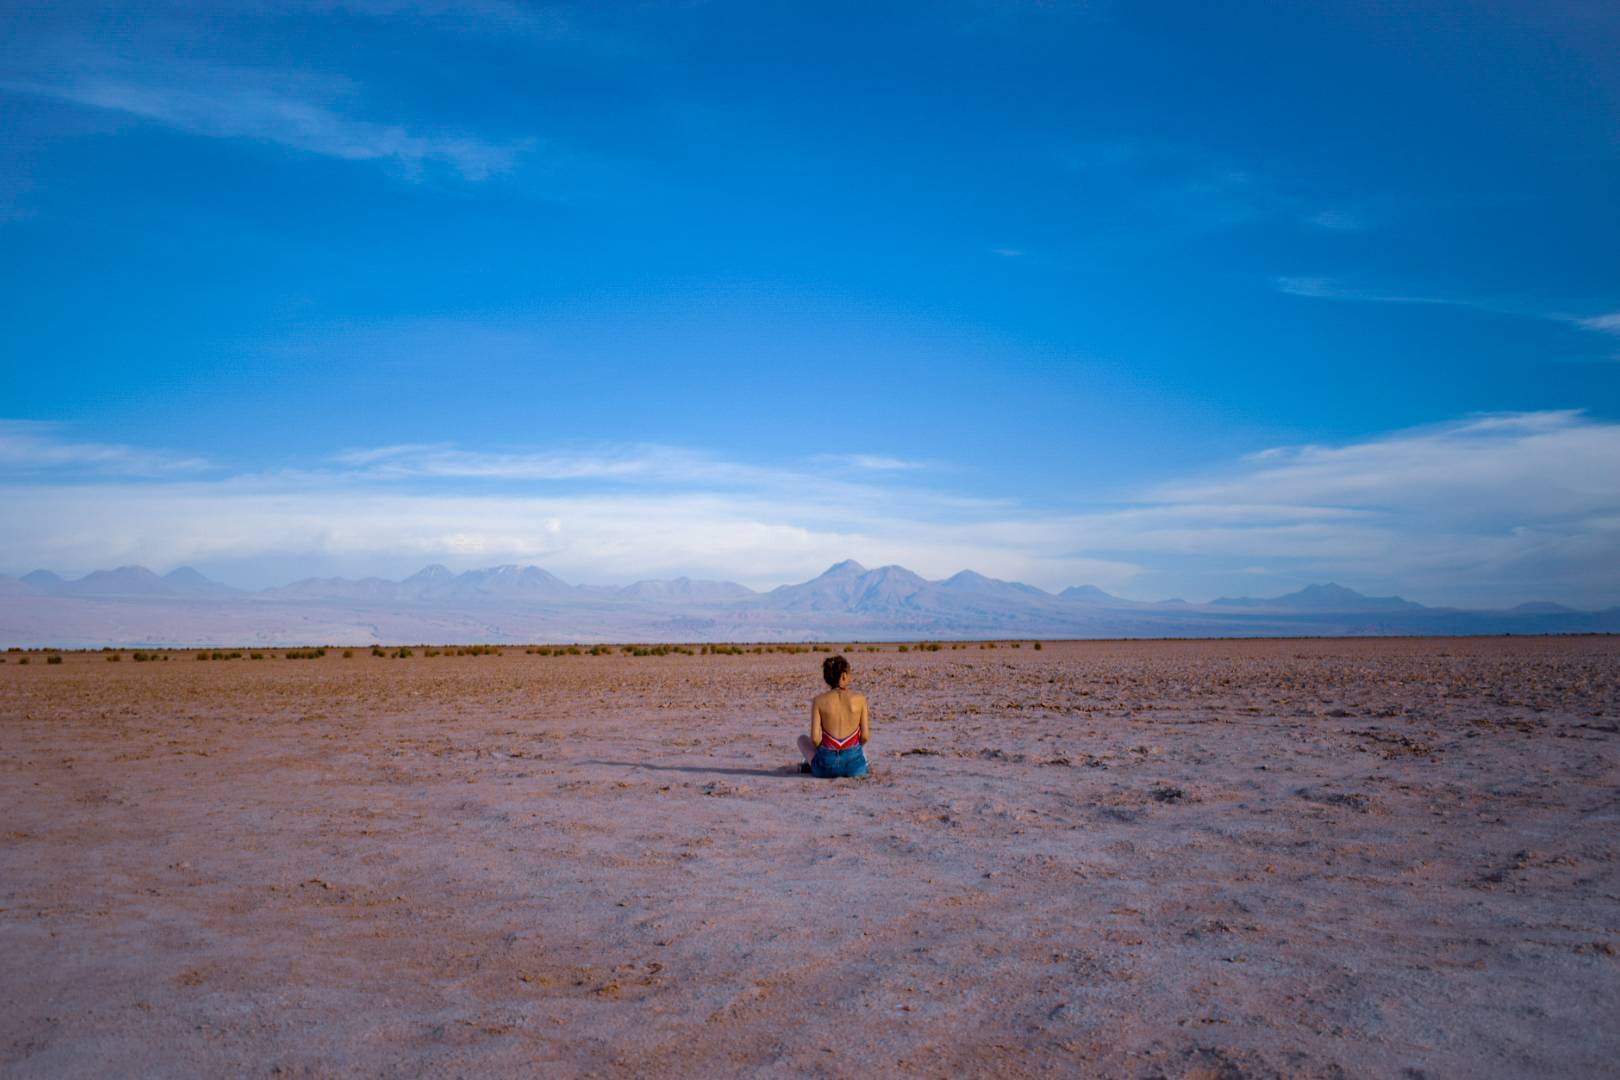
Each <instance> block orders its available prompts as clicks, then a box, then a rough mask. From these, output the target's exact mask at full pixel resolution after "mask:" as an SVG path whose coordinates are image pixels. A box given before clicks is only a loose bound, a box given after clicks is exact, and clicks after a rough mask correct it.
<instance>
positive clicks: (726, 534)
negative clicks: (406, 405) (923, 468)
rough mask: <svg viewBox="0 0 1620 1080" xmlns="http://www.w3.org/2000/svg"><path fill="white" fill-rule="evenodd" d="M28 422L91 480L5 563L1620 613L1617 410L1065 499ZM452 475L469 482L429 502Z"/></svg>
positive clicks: (24, 491) (643, 455)
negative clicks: (128, 468)
mask: <svg viewBox="0 0 1620 1080" xmlns="http://www.w3.org/2000/svg"><path fill="white" fill-rule="evenodd" d="M7 430H9V428H8V427H0V433H3V432H5V431H7ZM29 437H30V439H31V440H32V441H31V442H28V443H26V444H22V445H25V446H26V447H28V448H31V452H32V453H34V454H35V455H36V456H37V457H38V458H39V459H40V460H50V461H53V462H55V464H56V465H57V466H60V467H61V468H71V467H81V468H82V469H84V470H85V471H86V472H87V473H88V475H89V477H90V478H91V479H92V480H93V479H94V477H95V476H97V475H100V476H101V479H100V480H99V481H96V482H87V481H86V479H85V478H84V477H80V478H78V479H77V480H75V481H74V482H55V481H53V480H52V479H51V478H50V477H45V478H42V479H37V480H35V481H32V482H30V481H26V480H20V479H19V480H17V481H14V482H12V483H10V484H8V485H6V487H5V488H4V496H5V498H6V499H7V501H8V504H9V505H10V506H12V507H13V508H14V512H13V513H12V514H10V515H8V517H7V520H6V522H5V523H4V524H3V525H0V541H3V542H4V545H5V550H6V552H7V554H8V561H9V563H10V566H9V568H8V569H9V571H10V572H13V573H21V572H26V571H27V570H30V569H33V568H35V567H36V566H47V567H49V568H51V569H56V570H59V571H64V572H82V571H84V570H89V569H94V568H101V567H108V566H113V565H117V564H121V563H129V562H137V563H142V564H146V565H150V566H152V567H153V568H154V569H164V568H168V567H172V566H175V565H179V564H182V563H197V564H199V565H202V566H205V567H211V568H215V572H216V573H217V572H219V570H218V568H227V569H229V570H231V571H233V572H234V574H235V579H236V580H237V581H238V582H239V583H248V584H270V583H272V581H271V580H266V579H265V574H266V572H267V571H266V570H265V569H264V568H266V567H271V566H274V567H278V568H279V567H287V566H293V565H297V566H301V567H304V568H305V569H304V571H303V572H302V573H298V574H296V575H295V576H307V574H310V573H317V572H343V573H351V574H357V573H385V574H402V573H405V572H408V571H410V570H413V569H415V568H417V567H419V566H420V565H422V564H424V563H427V562H441V561H442V562H446V563H450V564H453V565H455V566H457V567H459V568H467V567H471V566H482V565H490V564H492V563H499V562H535V563H540V564H543V565H544V566H546V568H547V569H550V570H552V571H553V572H556V573H559V574H561V575H562V576H563V577H565V578H568V579H569V580H574V581H583V582H590V583H612V582H628V581H631V580H635V579H638V578H645V577H662V576H674V575H677V574H689V575H692V576H700V577H716V578H727V579H730V580H737V581H741V582H743V583H744V584H748V585H751V586H754V587H756V588H761V587H769V586H773V585H777V584H782V583H784V582H788V581H798V580H803V579H805V578H808V577H810V576H813V575H814V574H816V573H819V572H820V571H821V570H823V569H825V568H826V566H828V565H830V564H831V563H833V562H836V561H838V560H840V559H843V558H846V557H853V558H856V559H858V560H860V561H861V562H863V563H866V564H868V565H881V564H885V563H900V564H902V565H905V566H908V567H910V568H911V569H914V570H916V571H918V572H919V573H922V574H924V575H925V576H928V577H935V578H938V577H945V576H948V575H949V574H951V573H954V572H956V571H957V570H961V569H964V568H971V569H974V570H978V571H980V572H982V573H986V574H989V575H991V576H995V577H1002V578H1009V579H1015V580H1023V581H1028V582H1031V583H1033V584H1036V585H1040V586H1042V587H1045V588H1048V589H1052V590H1057V589H1061V588H1063V587H1065V586H1067V585H1074V584H1096V585H1100V586H1102V587H1104V588H1106V589H1109V590H1110V591H1122V590H1123V591H1124V592H1125V593H1126V594H1127V595H1136V596H1139V597H1141V598H1144V599H1157V598H1162V597H1164V596H1167V595H1171V594H1181V595H1185V596H1188V598H1190V599H1200V598H1203V599H1207V598H1209V597H1212V596H1214V595H1218V594H1221V593H1228V592H1230V591H1232V589H1233V588H1235V587H1237V585H1238V583H1240V582H1248V583H1249V585H1250V587H1249V589H1248V590H1247V591H1250V592H1253V591H1254V589H1255V587H1256V586H1257V584H1258V582H1257V580H1256V579H1259V580H1260V581H1266V580H1267V574H1268V573H1269V575H1270V577H1269V582H1275V583H1276V588H1275V590H1273V591H1282V590H1283V589H1285V588H1291V587H1295V586H1297V585H1298V584H1301V583H1305V582H1308V581H1323V580H1338V581H1341V582H1342V583H1344V584H1347V585H1351V586H1352V587H1357V588H1361V589H1363V590H1364V591H1376V592H1401V593H1403V594H1404V595H1407V596H1409V597H1411V598H1413V599H1418V600H1422V601H1424V602H1429V603H1472V604H1475V605H1477V606H1494V605H1499V604H1507V603H1517V602H1520V601H1523V600H1527V599H1555V600H1562V601H1565V602H1568V601H1571V600H1574V601H1577V602H1579V603H1580V604H1581V605H1582V606H1591V605H1593V604H1613V603H1620V582H1617V581H1616V579H1615V574H1614V571H1613V568H1614V567H1615V566H1616V565H1620V424H1616V423H1609V422H1602V421H1597V420H1593V419H1591V418H1589V417H1587V416H1585V415H1584V414H1582V413H1581V412H1579V411H1573V410H1569V411H1545V412H1534V413H1514V414H1502V415H1486V416H1476V417H1470V418H1466V419H1463V420H1458V421H1454V422H1450V423H1445V424H1437V425H1431V426H1427V427H1421V428H1415V429H1408V430H1403V431H1396V432H1391V433H1387V434H1384V435H1381V436H1378V437H1374V438H1368V439H1364V440H1361V441H1358V442H1354V443H1349V444H1346V445H1338V446H1315V445H1308V446H1292V447H1282V448H1277V449H1272V450H1266V451H1262V452H1259V453H1255V454H1252V455H1250V456H1248V457H1245V458H1243V459H1240V460H1237V461H1234V462H1232V463H1230V464H1229V466H1228V467H1227V468H1225V469H1222V470H1216V471H1212V472H1210V473H1208V474H1205V475H1201V476H1196V477H1187V478H1182V479H1178V480H1173V481H1168V482H1166V483H1163V484H1160V485H1158V486H1156V487H1153V488H1150V489H1147V490H1142V491H1139V492H1136V493H1135V494H1134V496H1133V497H1132V498H1131V499H1129V500H1128V501H1126V502H1123V503H1115V504H1109V505H1107V506H1104V507H1100V508H1097V509H1090V510H1084V511H1081V512H1050V511H1042V510H1038V509H1035V508H1031V507H1026V506H1021V505H1018V504H1016V503H1013V502H1010V501H996V500H986V499H973V498H968V497H964V496H961V495H958V494H955V493H952V492H950V491H948V490H935V489H933V488H930V487H927V486H926V485H925V484H924V483H923V481H924V480H927V479H932V478H933V477H932V476H930V475H929V474H927V473H926V472H923V473H914V472H911V471H902V472H900V473H899V474H895V473H893V472H890V471H889V470H887V469H884V468H876V469H873V470H870V471H869V472H866V473H863V474H861V475H860V476H859V477H858V479H857V480H849V479H845V480H843V481H841V482H840V483H839V484H838V485H836V486H829V485H828V483H827V480H826V478H825V476H824V475H822V472H823V471H824V470H820V469H817V468H816V467H814V466H813V465H811V464H806V465H804V466H800V467H793V466H790V465H779V466H774V467H762V466H756V465H748V464H743V463H736V462H726V461H723V460H720V459H718V458H714V457H712V456H709V455H705V454H703V453H701V452H698V451H692V450H680V449H678V448H668V447H633V448H628V449H620V450H613V451H605V452H571V453H558V452H547V451H533V452H518V451H511V452H501V453H491V454H486V453H481V452H477V451H469V450H461V449H458V448H455V447H450V446H444V445H426V446H424V445H410V446H394V447H382V448H375V449H371V450H351V451H347V452H345V453H343V454H341V455H338V457H337V458H336V459H335V466H334V467H332V468H328V469H322V470H314V471H305V472H290V471H289V472H285V473H267V474H262V475H252V476H231V477H224V478H219V479H211V478H210V479H190V480H181V479H174V478H172V477H171V478H149V479H144V480H134V479H121V480H116V481H115V480H113V479H112V478H110V477H108V476H107V475H106V474H105V472H104V471H102V472H100V473H98V472H97V470H98V469H99V468H100V463H99V462H98V460H97V459H96V456H95V454H93V453H91V452H89V451H86V450H84V449H82V448H84V447H96V446H98V445H99V444H91V443H68V442H60V443H53V442H52V441H51V439H50V438H49V437H48V436H46V435H44V434H42V433H41V432H39V431H32V432H30V433H29ZM5 445H7V444H6V443H5V442H4V441H0V448H3V447H4V446H5ZM75 447H77V448H80V449H74V448H75ZM120 452H121V453H124V454H135V451H134V450H133V449H131V448H122V449H121V450H120ZM145 453H148V454H151V455H153V460H169V459H170V458H173V459H174V460H184V459H181V458H178V457H175V456H172V455H171V456H170V458H166V457H164V455H162V454H161V453H159V452H154V451H147V452H145ZM113 456H114V458H115V459H116V457H117V456H118V455H116V454H115V455H113ZM19 460H20V459H18V458H16V457H15V456H14V457H13V459H11V464H12V466H13V469H14V472H15V473H16V474H17V476H18V477H21V476H22V475H23V471H22V470H21V469H18V468H17V465H18V463H19ZM132 475H133V474H132ZM148 475H151V474H148ZM627 478H628V481H629V483H626V482H625V481H626V479H627ZM447 480H457V481H462V482H464V483H465V484H466V485H467V486H465V487H458V488H456V489H455V490H452V491H446V490H444V482H445V481H447ZM424 483H426V485H427V486H425V487H424V486H423V484H424ZM249 579H251V580H249ZM287 579H288V578H287V576H286V575H285V574H284V573H283V574H281V575H279V576H278V577H277V578H276V579H275V580H276V581H284V580H287Z"/></svg>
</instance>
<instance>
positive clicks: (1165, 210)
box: [1060, 139, 1372, 232]
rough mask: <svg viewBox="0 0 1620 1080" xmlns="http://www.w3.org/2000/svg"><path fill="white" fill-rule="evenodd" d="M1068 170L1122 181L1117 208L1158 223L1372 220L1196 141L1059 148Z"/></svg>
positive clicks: (1361, 223) (1328, 224)
mask: <svg viewBox="0 0 1620 1080" xmlns="http://www.w3.org/2000/svg"><path fill="white" fill-rule="evenodd" d="M1060 158H1061V160H1062V162H1063V164H1064V165H1065V166H1066V167H1067V168H1068V169H1069V170H1070V171H1072V172H1074V173H1077V174H1080V175H1084V176H1086V177H1088V178H1090V179H1092V180H1094V181H1102V182H1106V183H1107V184H1109V185H1115V186H1122V190H1121V191H1120V192H1119V193H1118V194H1117V199H1118V201H1119V203H1120V204H1121V205H1124V204H1129V203H1136V204H1139V205H1140V206H1141V208H1142V209H1143V210H1144V211H1148V212H1151V214H1152V216H1153V217H1154V218H1155V219H1156V220H1157V221H1158V222H1160V223H1161V224H1162V223H1164V222H1167V221H1177V220H1179V221H1180V222H1181V223H1182V224H1183V225H1189V224H1190V225H1194V226H1200V227H1203V228H1209V229H1225V228H1231V227H1235V226H1241V225H1245V224H1248V223H1251V222H1258V221H1291V222H1294V223H1296V224H1299V225H1303V226H1307V227H1309V228H1314V229H1328V230H1332V231H1337V232H1345V231H1360V230H1364V229H1367V228H1369V227H1370V224H1371V220H1372V217H1371V216H1370V215H1369V214H1367V213H1357V212H1354V211H1351V210H1349V209H1346V208H1344V207H1335V206H1325V205H1324V203H1325V202H1326V201H1328V197H1327V196H1325V195H1324V194H1322V193H1320V192H1318V191H1315V190H1313V189H1312V185H1310V184H1307V183H1304V182H1302V181H1300V180H1299V179H1297V178H1292V179H1290V178H1285V177H1284V176H1282V175H1278V171H1277V170H1275V169H1270V168H1266V167H1263V166H1255V165H1252V164H1248V163H1242V162H1238V161H1234V160H1232V158H1231V157H1230V156H1228V155H1225V154H1222V153H1220V152H1217V151H1214V150H1211V149H1208V148H1204V147H1198V146H1193V145H1185V144H1178V143H1173V142H1164V141H1156V140H1143V139H1113V140H1101V141H1097V142H1091V143H1084V144H1080V145H1076V146H1070V147H1068V148H1066V149H1065V150H1063V151H1061V152H1060Z"/></svg>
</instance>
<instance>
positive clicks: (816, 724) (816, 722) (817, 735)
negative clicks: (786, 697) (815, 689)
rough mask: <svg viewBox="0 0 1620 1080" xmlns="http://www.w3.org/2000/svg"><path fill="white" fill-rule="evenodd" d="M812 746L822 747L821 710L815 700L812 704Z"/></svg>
mask: <svg viewBox="0 0 1620 1080" xmlns="http://www.w3.org/2000/svg"><path fill="white" fill-rule="evenodd" d="M810 745H811V746H820V745H821V710H820V709H818V708H816V703H815V702H814V701H813V700H812V701H811V702H810Z"/></svg>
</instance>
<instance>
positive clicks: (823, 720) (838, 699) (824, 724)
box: [810, 690, 872, 746]
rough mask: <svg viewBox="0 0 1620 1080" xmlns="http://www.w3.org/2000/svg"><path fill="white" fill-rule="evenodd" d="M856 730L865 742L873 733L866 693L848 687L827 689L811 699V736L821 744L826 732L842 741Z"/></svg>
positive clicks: (812, 739)
mask: <svg viewBox="0 0 1620 1080" xmlns="http://www.w3.org/2000/svg"><path fill="white" fill-rule="evenodd" d="M856 731H859V732H860V735H861V744H862V745H863V746H864V745H865V744H866V742H867V741H868V740H869V739H871V737H872V730H871V721H870V720H869V719H868V717H867V713H866V695H865V694H855V693H851V692H850V691H848V690H828V691H827V692H826V693H824V694H818V695H816V698H815V700H814V701H812V702H811V703H810V740H811V742H812V743H816V744H819V743H820V742H821V737H822V735H823V734H825V735H829V736H831V737H832V738H834V739H837V740H839V741H840V742H842V741H843V740H845V739H847V738H849V737H850V736H851V735H852V734H854V733H855V732H856Z"/></svg>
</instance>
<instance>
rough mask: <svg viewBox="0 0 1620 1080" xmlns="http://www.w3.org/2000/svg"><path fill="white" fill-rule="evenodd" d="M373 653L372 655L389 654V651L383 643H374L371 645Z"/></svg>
mask: <svg viewBox="0 0 1620 1080" xmlns="http://www.w3.org/2000/svg"><path fill="white" fill-rule="evenodd" d="M371 655H372V656H387V655H388V652H387V650H385V649H384V648H383V647H382V646H381V645H373V646H372V647H371Z"/></svg>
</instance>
